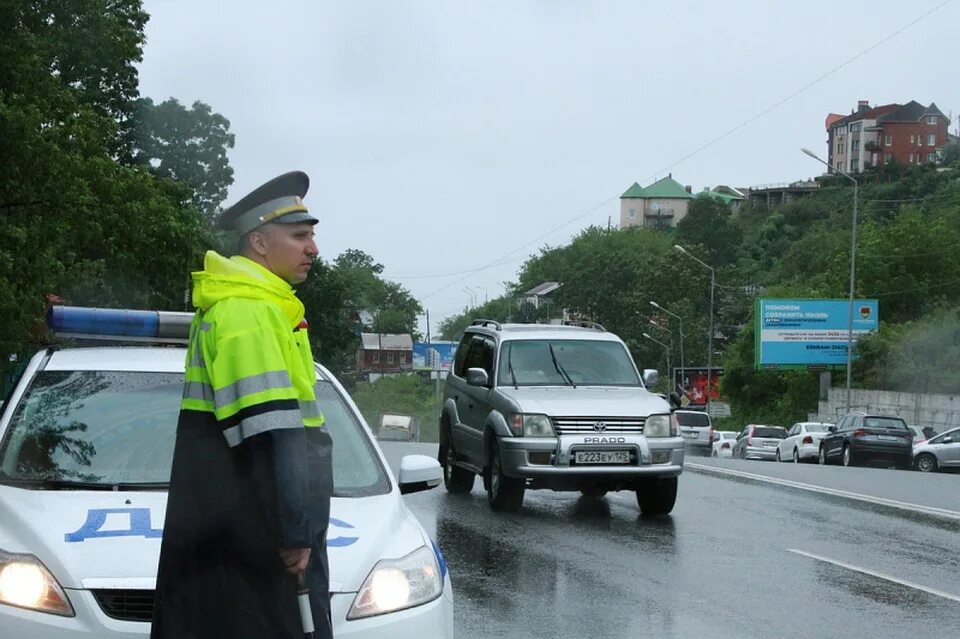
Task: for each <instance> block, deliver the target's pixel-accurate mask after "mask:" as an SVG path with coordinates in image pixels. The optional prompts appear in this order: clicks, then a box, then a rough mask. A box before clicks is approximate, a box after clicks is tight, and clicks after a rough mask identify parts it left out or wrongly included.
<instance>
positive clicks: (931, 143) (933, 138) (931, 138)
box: [927, 133, 937, 146]
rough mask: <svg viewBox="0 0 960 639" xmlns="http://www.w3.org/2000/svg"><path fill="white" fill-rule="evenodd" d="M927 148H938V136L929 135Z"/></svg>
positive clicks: (934, 134)
mask: <svg viewBox="0 0 960 639" xmlns="http://www.w3.org/2000/svg"><path fill="white" fill-rule="evenodd" d="M927 146H937V134H936V133H928V134H927Z"/></svg>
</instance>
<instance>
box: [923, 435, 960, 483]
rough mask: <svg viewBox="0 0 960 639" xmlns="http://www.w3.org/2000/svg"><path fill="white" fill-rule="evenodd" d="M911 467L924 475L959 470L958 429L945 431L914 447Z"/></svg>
mask: <svg viewBox="0 0 960 639" xmlns="http://www.w3.org/2000/svg"><path fill="white" fill-rule="evenodd" d="M913 465H914V467H915V468H916V469H917V470H919V471H921V472H925V473H930V472H934V471H937V470H948V469H957V468H960V428H954V429H952V430H948V431H945V432H943V433H941V434H940V435H937V436H936V437H931V438H930V439H928V440H927V441H925V442H923V443H922V444H920V445H919V446H914V448H913Z"/></svg>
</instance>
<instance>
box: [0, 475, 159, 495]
mask: <svg viewBox="0 0 960 639" xmlns="http://www.w3.org/2000/svg"><path fill="white" fill-rule="evenodd" d="M0 484H3V485H6V486H28V487H31V488H41V489H43V490H106V491H121V490H124V491H128V490H160V489H163V490H166V489H167V488H169V487H170V483H169V482H165V481H164V482H159V481H158V482H99V481H72V480H69V479H53V478H49V477H47V478H44V477H7V476H5V475H4V476H0Z"/></svg>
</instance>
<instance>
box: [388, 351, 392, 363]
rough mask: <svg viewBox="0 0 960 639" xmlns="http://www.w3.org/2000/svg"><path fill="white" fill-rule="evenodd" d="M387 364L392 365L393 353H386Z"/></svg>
mask: <svg viewBox="0 0 960 639" xmlns="http://www.w3.org/2000/svg"><path fill="white" fill-rule="evenodd" d="M387 364H393V353H387Z"/></svg>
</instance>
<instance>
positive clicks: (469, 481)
mask: <svg viewBox="0 0 960 639" xmlns="http://www.w3.org/2000/svg"><path fill="white" fill-rule="evenodd" d="M440 428H441V429H442V430H441V433H445V435H443V434H442V435H441V437H440V439H441V440H442V441H443V443H441V444H440V451H439V453H438V454H437V461H439V462H440V466H441V467H442V468H443V485H444V486H446V488H447V492H450V493H454V494H464V493H469V492H470V491H471V490H473V481H474V479H475V477H476V475H475V474H474V473H472V472H470V471H469V470H467V469H466V468H460V467H459V466H456V465H455V463H456V460H457V454H456V453H455V452H454V450H453V442H452V441H451V440H450V427H449V426H446V425H445V424H441V426H440Z"/></svg>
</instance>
